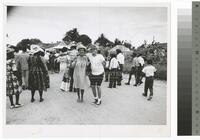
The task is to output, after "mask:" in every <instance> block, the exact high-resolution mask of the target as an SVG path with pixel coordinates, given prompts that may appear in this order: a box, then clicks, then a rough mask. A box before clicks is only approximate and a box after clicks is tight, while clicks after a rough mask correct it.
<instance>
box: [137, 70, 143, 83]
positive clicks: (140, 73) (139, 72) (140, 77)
mask: <svg viewBox="0 0 200 140" xmlns="http://www.w3.org/2000/svg"><path fill="white" fill-rule="evenodd" d="M142 69H143V66H138V68H137V72H136V84H137V85H138V84H142V78H143V75H142Z"/></svg>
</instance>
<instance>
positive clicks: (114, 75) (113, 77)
mask: <svg viewBox="0 0 200 140" xmlns="http://www.w3.org/2000/svg"><path fill="white" fill-rule="evenodd" d="M117 73H118V70H117V68H114V69H111V70H110V83H109V87H116V82H117V78H118V77H117Z"/></svg>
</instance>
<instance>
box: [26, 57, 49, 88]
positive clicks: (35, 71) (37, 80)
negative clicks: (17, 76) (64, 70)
mask: <svg viewBox="0 0 200 140" xmlns="http://www.w3.org/2000/svg"><path fill="white" fill-rule="evenodd" d="M47 88H49V75H48V71H47V68H46V66H45V64H44V62H43V61H42V59H41V57H40V56H31V57H30V59H29V89H30V90H39V91H43V90H44V91H46V89H47Z"/></svg>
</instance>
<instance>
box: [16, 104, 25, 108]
mask: <svg viewBox="0 0 200 140" xmlns="http://www.w3.org/2000/svg"><path fill="white" fill-rule="evenodd" d="M22 106H24V105H23V104H16V105H15V107H16V108H18V107H22Z"/></svg>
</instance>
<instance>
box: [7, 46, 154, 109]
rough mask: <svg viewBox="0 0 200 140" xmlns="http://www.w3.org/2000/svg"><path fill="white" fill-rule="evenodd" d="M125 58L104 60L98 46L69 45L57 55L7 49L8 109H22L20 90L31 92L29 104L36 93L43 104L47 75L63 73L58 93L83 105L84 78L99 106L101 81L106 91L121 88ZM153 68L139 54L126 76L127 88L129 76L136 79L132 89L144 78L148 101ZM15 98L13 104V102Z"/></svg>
mask: <svg viewBox="0 0 200 140" xmlns="http://www.w3.org/2000/svg"><path fill="white" fill-rule="evenodd" d="M124 60H125V56H124V55H123V52H122V51H121V50H120V49H117V50H116V51H111V52H109V55H107V56H103V55H102V54H101V52H100V50H98V49H97V46H95V45H90V46H89V47H85V46H84V45H82V44H81V43H77V44H72V45H71V47H70V50H69V49H66V48H63V49H62V50H60V52H57V53H56V52H48V51H46V50H44V49H42V48H40V47H39V46H37V45H31V46H30V50H29V51H27V47H23V48H22V49H21V50H19V49H18V48H17V47H15V46H10V47H8V48H7V73H6V75H7V85H6V91H7V96H8V97H9V100H10V104H11V106H10V108H18V107H21V106H23V104H20V103H19V97H20V93H22V92H23V90H30V91H31V102H35V92H36V91H38V92H39V97H40V99H39V101H40V102H43V101H44V98H43V92H44V91H47V89H48V88H50V78H49V71H50V72H51V73H52V74H53V73H59V72H62V74H63V78H62V79H61V85H60V90H61V91H63V92H76V93H77V102H79V103H82V102H84V92H85V85H86V81H87V78H88V79H89V82H90V83H89V85H90V87H91V89H92V93H93V97H94V101H93V103H94V104H96V105H101V103H102V89H101V84H102V82H103V79H105V82H109V84H108V88H116V87H117V86H121V85H122V80H123V66H124V63H125V61H124ZM155 72H156V68H155V67H154V66H153V65H152V60H147V64H145V61H144V59H143V58H142V55H141V54H136V53H133V63H132V68H131V71H130V73H129V79H128V82H127V83H125V84H126V85H130V81H131V77H132V75H134V76H135V84H134V86H140V85H141V84H142V83H143V82H142V78H143V77H145V85H144V93H143V96H145V97H147V92H148V90H150V96H148V98H147V99H148V100H151V99H152V97H153V81H154V73H155ZM13 96H16V102H15V103H14V101H13Z"/></svg>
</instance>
